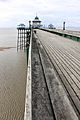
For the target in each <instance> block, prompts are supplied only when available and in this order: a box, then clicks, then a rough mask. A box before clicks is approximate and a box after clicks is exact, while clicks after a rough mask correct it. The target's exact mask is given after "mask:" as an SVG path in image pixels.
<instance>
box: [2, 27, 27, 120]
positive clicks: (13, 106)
mask: <svg viewBox="0 0 80 120" xmlns="http://www.w3.org/2000/svg"><path fill="white" fill-rule="evenodd" d="M16 46H17V29H16V28H0V120H23V119H24V108H25V107H24V106H25V91H26V77H27V56H26V52H24V51H21V50H20V51H18V52H17V48H16Z"/></svg>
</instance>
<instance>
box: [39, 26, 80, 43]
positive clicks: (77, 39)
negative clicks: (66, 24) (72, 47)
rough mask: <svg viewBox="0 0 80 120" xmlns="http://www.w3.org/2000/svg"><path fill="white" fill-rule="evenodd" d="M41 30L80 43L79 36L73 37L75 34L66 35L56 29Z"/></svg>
mask: <svg viewBox="0 0 80 120" xmlns="http://www.w3.org/2000/svg"><path fill="white" fill-rule="evenodd" d="M40 29H41V30H44V31H47V32H50V33H54V34H56V35H59V36H62V37H65V38H69V39H72V40H74V41H78V42H80V36H77V35H73V34H68V33H65V32H60V31H56V30H55V29H44V28H40Z"/></svg>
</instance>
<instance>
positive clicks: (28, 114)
mask: <svg viewBox="0 0 80 120" xmlns="http://www.w3.org/2000/svg"><path fill="white" fill-rule="evenodd" d="M31 46H32V30H31V37H30V45H29V54H28V66H27V83H26V97H25V112H24V120H32V107H31V101H32V98H31V96H32V95H31V94H32V92H31V84H32V83H31V81H32V80H31V79H32V78H31Z"/></svg>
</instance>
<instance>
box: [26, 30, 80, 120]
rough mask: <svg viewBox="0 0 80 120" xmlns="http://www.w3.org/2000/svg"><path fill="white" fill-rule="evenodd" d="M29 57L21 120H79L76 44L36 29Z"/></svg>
mask: <svg viewBox="0 0 80 120" xmlns="http://www.w3.org/2000/svg"><path fill="white" fill-rule="evenodd" d="M29 55H30V56H31V57H29V59H30V60H29V69H30V70H31V72H29V76H28V78H27V81H29V85H28V84H27V87H28V88H29V86H30V94H27V95H26V96H27V98H28V99H29V100H28V102H29V104H28V102H27V103H26V104H25V108H26V117H25V120H26V119H27V120H80V42H76V41H73V40H70V39H68V38H64V37H62V36H59V35H56V34H53V33H50V32H48V31H47V32H46V31H43V30H39V29H36V34H35V33H34V32H33V35H32V42H31V44H30V52H29ZM30 81H31V82H30ZM31 86H32V88H31ZM28 90H29V89H28ZM30 95H31V97H30ZM27 98H26V99H27ZM28 108H29V111H27V110H28Z"/></svg>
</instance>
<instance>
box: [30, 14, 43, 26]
mask: <svg viewBox="0 0 80 120" xmlns="http://www.w3.org/2000/svg"><path fill="white" fill-rule="evenodd" d="M41 26H42V25H41V21H40V20H39V18H38V17H37V16H36V17H35V19H34V20H33V21H32V27H33V28H40V27H41Z"/></svg>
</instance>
